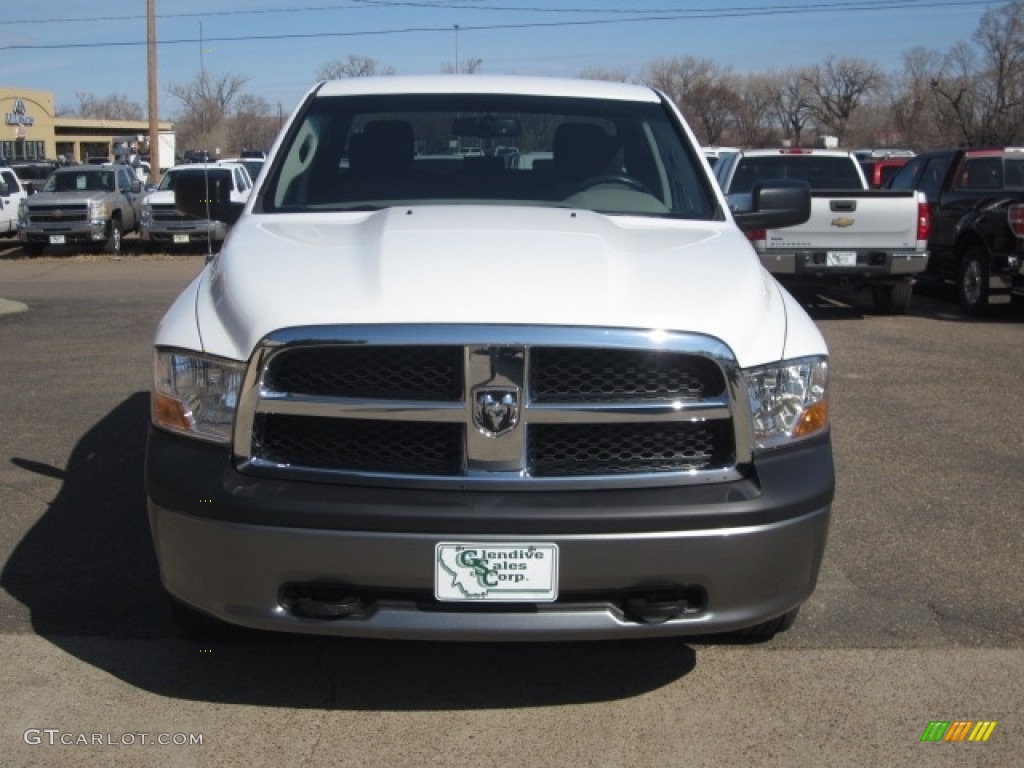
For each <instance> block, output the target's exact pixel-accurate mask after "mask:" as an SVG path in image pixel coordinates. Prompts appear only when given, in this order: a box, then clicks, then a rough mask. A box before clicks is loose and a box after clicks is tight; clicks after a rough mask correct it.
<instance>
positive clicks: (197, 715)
mask: <svg viewBox="0 0 1024 768" xmlns="http://www.w3.org/2000/svg"><path fill="white" fill-rule="evenodd" d="M202 261H203V260H202V257H177V258H172V259H156V258H145V259H144V258H141V257H140V256H138V255H137V254H133V253H129V254H128V255H126V256H125V257H124V258H122V259H120V260H118V261H114V260H110V259H105V258H95V257H94V258H77V257H67V256H58V257H56V258H44V259H33V260H29V259H23V258H19V256H18V251H17V250H16V249H10V248H5V246H4V245H3V243H2V241H0V296H2V297H3V298H4V299H6V300H8V301H13V302H19V303H20V304H23V305H26V306H27V310H26V311H23V312H20V313H17V314H7V315H4V316H2V317H0V371H2V373H0V424H2V429H0V564H2V574H0V585H2V587H3V590H2V591H0V652H2V653H3V657H4V665H3V671H2V672H0V722H2V723H3V730H2V731H0V754H2V755H4V757H3V758H0V763H3V764H9V765H18V766H30V765H40V766H67V765H88V766H93V765H97V766H99V765H102V766H150V765H152V766H179V765H181V766H192V765H204V766H233V765H246V766H262V765H267V766H271V765H273V766H291V765H302V766H335V765H341V766H381V765H385V764H387V765H390V766H396V767H401V766H427V765H430V766H435V765H436V766H449V765H456V764H459V763H462V762H472V763H473V764H476V765H488V766H490V765H501V766H503V767H505V768H512V767H514V766H558V767H559V768H563V767H565V766H596V767H597V768H605V767H608V768H611V767H617V766H622V767H623V768H627V767H628V768H633V767H634V766H677V765H678V766H741V765H756V766H762V765H771V766H775V765H777V766H868V765H870V766H883V765H884V766H946V765H949V766H974V765H978V766H1009V765H1020V764H1024V726H1022V719H1024V608H1022V605H1024V603H1022V601H1021V598H1020V595H1021V593H1022V590H1024V569H1022V568H1021V566H1020V561H1021V554H1020V553H1021V551H1022V544H1024V536H1022V535H1021V530H1020V516H1021V511H1020V510H1021V501H1020V499H1021V495H1022V494H1021V491H1022V488H1024V483H1022V481H1021V472H1020V464H1021V461H1020V457H1021V456H1022V455H1024V409H1022V408H1021V406H1020V402H1021V382H1022V381H1024V355H1022V354H1021V352H1020V347H1021V343H1022V341H1024V319H1022V318H1021V317H1019V316H1015V315H1013V314H1011V313H1010V311H1009V308H1008V307H999V308H997V310H996V312H995V313H994V316H993V317H992V318H990V319H987V320H984V321H969V320H966V319H965V318H963V317H962V316H961V315H960V313H959V311H958V310H957V309H956V308H955V306H954V305H952V304H951V303H949V302H948V301H947V297H946V296H945V295H944V294H942V293H937V292H932V293H930V294H927V293H926V294H922V295H920V296H919V297H918V298H917V299H916V300H915V306H914V309H913V311H912V314H911V315H910V316H908V317H903V318H889V317H879V316H875V315H873V314H872V313H871V312H870V310H869V309H868V307H869V302H868V300H867V298H866V297H865V296H859V295H852V296H850V295H839V296H835V297H833V299H832V300H823V299H815V300H813V302H812V303H813V306H811V311H812V314H813V316H814V317H815V319H816V321H817V322H818V323H819V325H820V326H821V327H822V329H823V331H824V333H825V334H826V336H827V338H828V340H829V344H830V346H831V349H832V353H833V373H834V379H833V382H834V389H833V420H834V438H835V450H836V462H837V471H838V492H837V497H836V503H835V507H834V519H833V525H832V530H831V534H830V541H829V548H828V551H827V553H826V559H825V564H824V567H823V571H822V575H821V580H820V584H819V588H818V590H817V592H816V593H815V595H814V596H813V597H812V599H811V600H810V601H809V603H808V604H807V605H806V606H805V609H804V611H803V613H802V615H801V618H800V620H799V621H798V622H797V624H796V626H795V627H794V628H793V629H792V630H791V631H789V632H788V633H786V634H784V635H780V636H779V637H778V638H776V640H774V641H773V642H771V643H767V644H763V645H754V646H744V645H729V644H712V643H705V642H700V643H698V642H690V643H688V642H685V641H682V640H674V641H656V642H642V643H598V644H573V645H535V646H534V645H531V646H516V645H496V646H490V645H442V644H424V643H379V642H364V641H359V642H356V641H333V640H327V639H321V638H302V637H299V638H291V637H278V636H264V635H259V634H253V635H248V636H245V637H244V638H241V639H239V640H236V641H232V642H230V643H223V642H222V643H217V644H209V645H208V646H197V645H195V644H192V643H189V642H186V641H184V640H183V639H181V638H180V637H179V636H177V635H176V633H175V631H174V629H173V626H172V623H171V620H170V617H169V616H168V615H167V613H166V612H165V609H164V606H163V603H162V602H161V601H160V595H159V589H158V584H157V581H156V567H155V562H154V558H153V554H152V548H151V545H150V543H149V539H148V529H147V527H146V522H145V517H144V514H143V504H144V498H143V491H142V483H141V467H142V455H143V451H144V437H145V424H146V420H147V409H148V401H147V395H146V390H147V388H148V383H149V382H148V379H149V369H148V364H149V354H150V352H149V341H150V339H151V337H152V334H153V330H154V328H155V325H156V323H157V322H158V320H159V317H160V315H161V314H162V312H163V310H164V308H165V307H166V306H167V304H168V303H169V302H170V300H171V299H172V298H173V296H174V295H175V294H176V293H177V291H179V290H180V289H181V288H182V287H183V286H184V285H185V284H186V283H187V282H188V281H189V280H190V279H191V277H192V276H194V275H195V274H196V272H197V271H198V270H199V269H200V268H201V266H202ZM956 719H963V720H995V721H997V723H998V725H997V726H996V728H995V729H994V731H993V732H992V735H991V737H990V739H989V741H988V742H986V743H983V744H971V743H922V742H921V741H920V737H921V734H922V732H923V731H924V730H925V728H926V726H927V725H928V723H929V722H930V721H932V720H956ZM143 734H145V736H143ZM161 734H163V736H161ZM197 737H201V739H202V744H191V745H189V744H187V743H186V744H180V743H174V742H181V741H183V740H184V741H186V742H187V741H188V740H189V738H192V739H193V740H194V739H196V738H197ZM96 739H98V740H99V741H100V742H103V743H84V744H83V743H77V744H75V743H72V744H67V745H65V744H61V741H65V742H69V741H70V742H83V741H84V742H92V741H94V740H96ZM158 740H164V741H171V742H172V743H171V744H169V745H160V744H153V743H152V742H155V741H158ZM50 741H53V742H54V743H53V744H50V743H49V742H50ZM143 741H145V742H146V743H145V744H143ZM36 742H38V743H36ZM108 742H113V743H108ZM125 742H132V743H125Z"/></svg>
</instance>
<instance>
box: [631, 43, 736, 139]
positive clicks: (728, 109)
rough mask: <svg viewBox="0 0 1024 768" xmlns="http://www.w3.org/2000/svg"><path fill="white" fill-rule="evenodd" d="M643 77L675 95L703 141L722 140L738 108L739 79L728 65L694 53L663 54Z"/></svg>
mask: <svg viewBox="0 0 1024 768" xmlns="http://www.w3.org/2000/svg"><path fill="white" fill-rule="evenodd" d="M643 80H644V81H645V82H646V83H647V84H648V85H650V86H652V87H654V88H657V89H659V90H661V91H663V92H664V93H665V95H666V96H668V97H669V98H670V99H672V101H673V102H674V103H675V104H676V106H678V107H679V109H680V110H681V111H682V112H683V114H685V115H686V116H687V119H688V120H689V121H690V123H691V125H692V126H693V128H694V131H695V132H696V133H697V135H698V136H699V137H700V140H701V141H702V142H704V143H706V144H719V143H721V139H722V134H723V133H724V132H725V130H726V128H727V127H729V126H730V125H731V124H732V122H733V120H734V114H735V110H736V108H737V100H736V96H735V94H736V89H737V81H736V79H735V78H734V77H733V75H732V72H731V70H730V69H729V68H728V67H723V66H721V65H719V64H716V63H715V62H714V61H712V60H711V59H697V58H695V57H693V56H682V57H676V58H672V59H664V58H662V59H656V60H655V61H653V62H652V63H651V64H650V65H649V66H648V67H647V70H646V71H645V74H644V76H643Z"/></svg>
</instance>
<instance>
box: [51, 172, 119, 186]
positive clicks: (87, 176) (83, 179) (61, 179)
mask: <svg viewBox="0 0 1024 768" xmlns="http://www.w3.org/2000/svg"><path fill="white" fill-rule="evenodd" d="M113 190H114V173H113V171H100V170H95V171H93V170H85V169H82V170H75V171H57V172H56V173H54V174H53V175H51V176H50V178H49V179H47V180H46V186H45V187H43V191H44V192H85V191H88V192H111V191H113Z"/></svg>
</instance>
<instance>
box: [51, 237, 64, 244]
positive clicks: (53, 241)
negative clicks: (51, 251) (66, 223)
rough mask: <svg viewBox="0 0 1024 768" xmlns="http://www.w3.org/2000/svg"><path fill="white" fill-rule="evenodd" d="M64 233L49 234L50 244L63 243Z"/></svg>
mask: <svg viewBox="0 0 1024 768" xmlns="http://www.w3.org/2000/svg"><path fill="white" fill-rule="evenodd" d="M65 242H67V241H66V240H65V239H64V235H50V245H64V243H65Z"/></svg>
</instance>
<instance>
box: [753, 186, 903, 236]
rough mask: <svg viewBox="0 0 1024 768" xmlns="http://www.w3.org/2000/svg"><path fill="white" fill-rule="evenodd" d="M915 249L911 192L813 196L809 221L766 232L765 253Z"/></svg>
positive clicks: (879, 191)
mask: <svg viewBox="0 0 1024 768" xmlns="http://www.w3.org/2000/svg"><path fill="white" fill-rule="evenodd" d="M915 247H917V195H916V193H914V192H912V191H902V190H900V191H892V190H864V191H860V190H858V191H849V190H841V191H827V190H822V191H817V192H814V193H813V195H812V199H811V217H810V219H808V220H807V222H806V223H804V224H801V225H799V226H796V227H787V228H785V229H774V230H769V231H768V232H767V238H766V242H765V248H767V249H790V250H792V249H801V250H806V249H808V248H811V249H816V250H823V249H829V250H865V249H867V250H892V249H907V248H909V249H913V248H915Z"/></svg>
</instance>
